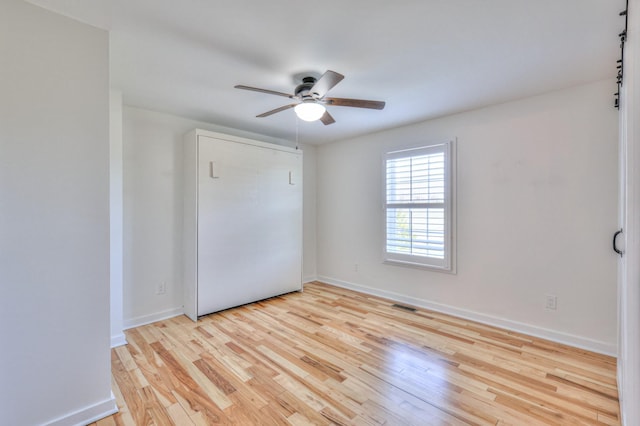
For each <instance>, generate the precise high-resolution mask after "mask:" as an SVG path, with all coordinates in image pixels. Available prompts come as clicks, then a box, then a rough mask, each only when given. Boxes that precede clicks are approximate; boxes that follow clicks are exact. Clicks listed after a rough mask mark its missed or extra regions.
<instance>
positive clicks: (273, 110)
mask: <svg viewBox="0 0 640 426" xmlns="http://www.w3.org/2000/svg"><path fill="white" fill-rule="evenodd" d="M296 105H298V104H291V105H285V106H281V107H280V108H276V109H272V110H271V111H267V112H263V113H262V114H260V115H256V117H258V118H262V117H268V116H270V115H273V114H275V113H277V112H280V111H284V110H287V109H289V108H293V107H294V106H296Z"/></svg>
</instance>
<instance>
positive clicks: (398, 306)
mask: <svg viewBox="0 0 640 426" xmlns="http://www.w3.org/2000/svg"><path fill="white" fill-rule="evenodd" d="M391 306H392V307H394V308H398V309H402V310H404V311H409V312H415V311H416V308H412V307H411V306H405V305H399V304H397V303H394V304H393V305H391Z"/></svg>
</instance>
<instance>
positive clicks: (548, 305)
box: [544, 294, 558, 311]
mask: <svg viewBox="0 0 640 426" xmlns="http://www.w3.org/2000/svg"><path fill="white" fill-rule="evenodd" d="M544 298H545V304H544V308H545V309H546V310H548V311H555V310H557V309H558V296H554V295H553V294H546V295H545V296H544Z"/></svg>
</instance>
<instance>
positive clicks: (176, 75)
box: [30, 0, 624, 144]
mask: <svg viewBox="0 0 640 426" xmlns="http://www.w3.org/2000/svg"><path fill="white" fill-rule="evenodd" d="M30 1H31V2H32V3H34V4H38V5H40V6H43V7H45V8H47V9H50V10H53V11H56V12H58V13H61V14H64V15H67V16H70V17H73V18H76V19H78V20H80V21H83V22H86V23H89V24H91V25H94V26H97V27H100V28H104V29H108V30H109V31H110V32H111V38H110V43H111V80H112V83H111V84H112V87H113V88H116V89H121V90H122V91H123V96H124V102H125V103H126V104H127V105H132V106H137V107H142V108H147V109H151V110H156V111H162V112H167V113H171V114H176V115H179V116H183V117H189V118H193V119H196V120H202V121H207V122H212V123H215V124H219V125H222V126H227V127H233V128H237V129H242V130H245V131H250V132H255V133H260V134H264V135H268V136H272V137H277V138H284V139H289V140H294V139H295V133H296V132H295V129H296V119H295V114H294V112H293V110H287V111H284V112H281V113H278V114H275V115H273V116H270V117H266V118H255V116H256V115H257V114H260V113H262V112H265V111H268V110H271V109H274V108H276V107H279V106H282V105H285V104H287V103H289V102H288V101H289V100H288V99H286V98H282V97H278V96H272V95H267V94H261V93H256V92H249V91H243V90H238V89H234V88H233V86H234V85H236V84H245V85H249V86H257V87H262V88H267V89H272V90H276V91H281V92H288V93H292V92H293V89H294V87H295V86H296V84H298V83H299V82H300V81H299V80H296V78H295V77H296V76H297V77H299V76H300V75H301V74H305V73H309V72H311V73H314V74H315V75H320V74H322V73H323V72H324V71H325V70H327V69H331V70H334V71H337V72H339V73H342V74H344V75H345V76H346V78H345V79H344V80H343V81H342V82H341V83H340V84H339V85H337V86H336V87H335V88H334V89H333V90H331V92H330V94H329V96H333V97H346V98H362V99H372V100H384V101H386V102H387V106H386V108H385V109H384V110H382V111H376V110H366V109H356V108H347V107H329V109H330V112H331V114H332V115H333V116H334V118H335V119H336V123H335V124H332V125H330V126H324V125H322V123H320V122H319V121H318V122H313V123H306V122H300V123H299V135H300V136H299V138H300V142H306V143H314V144H319V143H324V142H328V141H334V140H338V139H343V138H347V137H351V136H355V135H360V134H365V133H370V132H374V131H378V130H381V129H387V128H392V127H397V126H401V125H405V124H408V123H413V122H418V121H422V120H425V119H430V118H434V117H438V116H443V115H447V114H451V113H455V112H460V111H465V110H469V109H473V108H477V107H481V106H484V105H489V104H495V103H499V102H504V101H508V100H513V99H518V98H523V97H527V96H531V95H535V94H539V93H543V92H548V91H552V90H556V89H560V88H564V87H569V86H573V85H579V84H582V83H586V82H590V81H595V80H601V79H605V78H611V79H612V87H611V89H612V90H611V93H612V98H611V102H612V103H613V93H614V92H615V85H614V83H613V79H614V78H615V76H616V68H615V67H616V60H617V59H618V58H619V54H620V51H619V39H618V33H619V32H620V31H622V29H623V28H624V19H623V18H621V17H620V16H618V13H619V12H620V11H621V10H622V9H624V0H401V1H388V0H386V1H382V0H348V1H345V0H324V1H322V2H310V1H303V0H295V1H294V0H270V1H264V0H181V1H176V0H90V1H89V0H30Z"/></svg>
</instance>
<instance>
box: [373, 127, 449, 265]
mask: <svg viewBox="0 0 640 426" xmlns="http://www.w3.org/2000/svg"><path fill="white" fill-rule="evenodd" d="M455 142H456V141H455V139H452V140H448V141H444V142H433V143H423V144H419V145H412V146H404V147H401V148H398V149H391V150H388V151H386V152H384V153H383V155H382V235H383V238H382V256H383V263H385V264H390V265H397V266H407V267H415V268H420V269H427V270H432V271H438V272H446V273H451V274H455V273H456V143H455ZM440 148H442V149H440ZM434 150H437V151H442V152H443V153H444V155H445V161H444V167H445V173H444V175H445V182H444V183H445V191H444V192H445V200H444V203H443V204H444V222H445V223H444V225H445V235H444V246H445V249H444V259H438V258H435V257H429V256H419V255H412V254H400V253H393V252H388V251H387V212H388V209H389V208H390V207H388V206H389V204H398V203H388V202H387V161H388V160H390V159H394V158H406V157H413V156H419V155H424V154H423V153H424V152H428V151H434ZM421 152H422V153H421ZM412 153H413V154H414V155H411V154H412ZM404 154H406V155H404ZM422 204H425V203H422ZM409 205H410V203H407V206H409Z"/></svg>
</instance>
